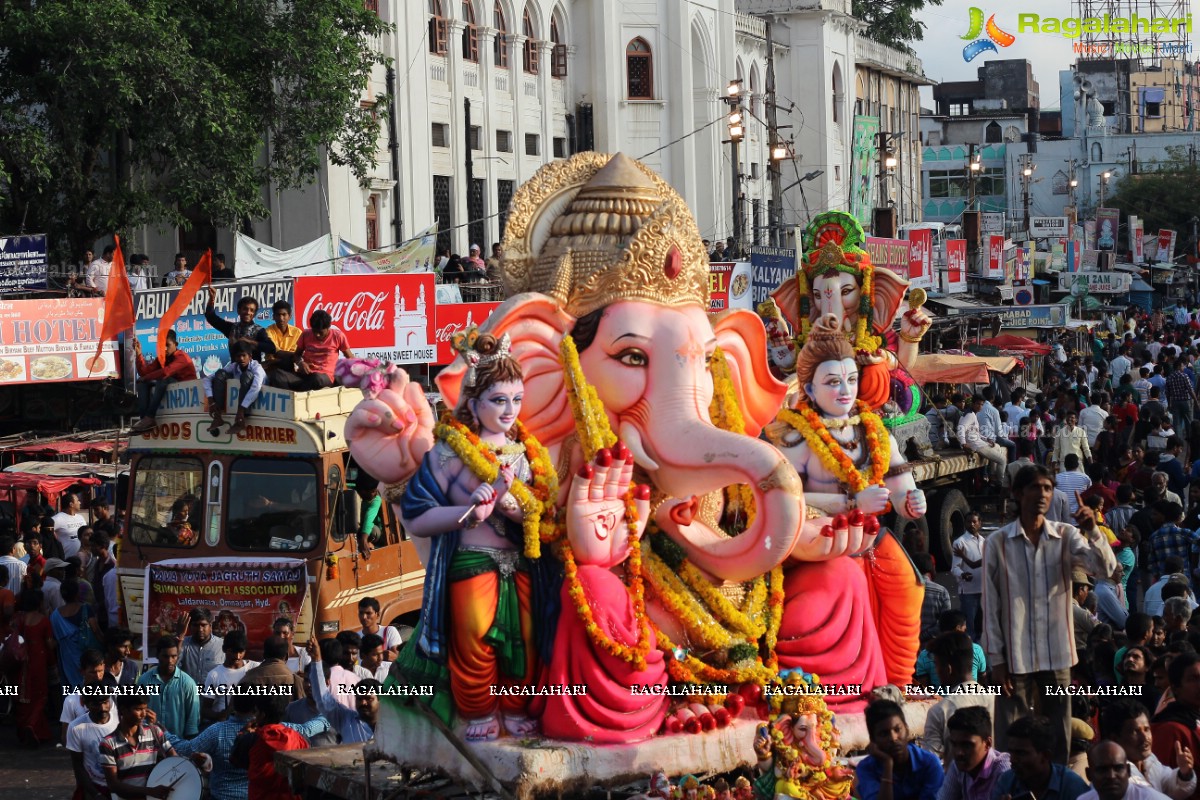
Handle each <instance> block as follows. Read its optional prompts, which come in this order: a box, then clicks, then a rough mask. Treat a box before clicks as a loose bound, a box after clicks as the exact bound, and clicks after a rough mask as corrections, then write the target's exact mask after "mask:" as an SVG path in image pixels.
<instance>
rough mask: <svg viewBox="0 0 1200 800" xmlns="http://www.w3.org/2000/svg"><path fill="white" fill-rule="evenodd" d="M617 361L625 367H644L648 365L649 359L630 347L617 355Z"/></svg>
mask: <svg viewBox="0 0 1200 800" xmlns="http://www.w3.org/2000/svg"><path fill="white" fill-rule="evenodd" d="M617 361H620V362H621V363H622V364H624V365H625V366H627V367H644V366H646V365H648V364H649V363H650V359H649V358H648V357H647V356H646V354H645V353H643V352H642V351H641V350H638V349H637V348H636V347H630V348H628V349H626V350H622V351H621V352H620V353H617Z"/></svg>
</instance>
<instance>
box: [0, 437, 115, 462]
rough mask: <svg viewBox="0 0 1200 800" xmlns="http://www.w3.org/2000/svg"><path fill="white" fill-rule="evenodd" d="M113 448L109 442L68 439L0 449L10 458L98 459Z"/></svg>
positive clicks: (112, 444) (106, 454)
mask: <svg viewBox="0 0 1200 800" xmlns="http://www.w3.org/2000/svg"><path fill="white" fill-rule="evenodd" d="M115 446H116V445H115V443H114V442H111V441H91V442H80V441H75V440H69V439H68V440H63V441H58V442H29V443H28V444H18V445H13V446H12V447H6V448H0V449H2V450H3V452H4V454H5V455H12V456H16V455H23V456H35V457H36V456H43V457H47V456H49V457H53V456H77V455H89V456H95V457H97V458H99V457H102V456H104V457H106V456H108V455H109V454H111V453H112V451H113V448H114V447H115Z"/></svg>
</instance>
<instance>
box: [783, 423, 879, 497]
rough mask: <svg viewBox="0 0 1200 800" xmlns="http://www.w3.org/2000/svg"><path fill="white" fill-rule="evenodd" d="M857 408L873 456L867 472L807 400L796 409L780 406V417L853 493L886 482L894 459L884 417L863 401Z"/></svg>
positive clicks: (869, 451)
mask: <svg viewBox="0 0 1200 800" xmlns="http://www.w3.org/2000/svg"><path fill="white" fill-rule="evenodd" d="M856 408H857V412H858V415H859V416H860V417H861V418H862V424H863V427H864V428H865V429H866V437H867V452H868V453H869V454H870V459H871V460H870V462H869V466H868V468H867V471H866V472H865V473H864V472H863V471H861V470H859V468H858V467H856V466H855V465H854V460H853V459H851V458H850V456H849V455H847V454H846V451H845V450H843V449H842V446H841V445H840V444H838V443H837V442H836V441H835V440H834V438H833V436H832V435H831V434H830V433H829V428H828V427H826V425H825V423H823V422H822V421H821V416H820V414H818V413H817V412H816V410H815V409H814V408H813V407H812V406H810V405H809V404H808V402H807V401H804V400H802V401H800V403H799V404H798V405H797V406H796V409H795V410H792V409H790V408H784V409H781V410H780V412H779V416H778V419H780V420H781V421H783V422H786V423H787V424H788V425H790V426H792V427H793V428H794V429H796V431H798V432H799V433H800V434H801V435H802V436H803V437H804V439H805V441H807V442H808V446H809V449H811V450H812V451H813V453H815V454H816V456H817V458H818V459H819V460H820V462H821V466H823V467H825V469H827V470H828V471H829V473H830V474H831V475H833V476H834V477H836V478H837V479H838V480H839V481H840V482H842V483H843V484H845V485H846V486H847V487H848V488H849V489H850V492H851V493H852V494H858V493H859V492H861V491H862V490H863V489H866V488H867V487H868V486H878V485H880V484H881V483H883V476H884V475H886V474H887V471H888V467H889V462H890V461H891V444H890V440H889V439H888V431H887V428H886V427H884V425H883V419H882V418H880V416H879V415H878V414H876V413H874V412H873V411H871V409H870V408H869V407H868V406H867V404H866V403H864V402H863V401H862V400H859V401H858V402H857V406H856Z"/></svg>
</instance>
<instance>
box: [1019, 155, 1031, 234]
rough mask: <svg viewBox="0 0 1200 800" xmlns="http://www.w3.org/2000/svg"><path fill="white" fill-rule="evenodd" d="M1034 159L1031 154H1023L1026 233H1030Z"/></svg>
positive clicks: (1022, 182) (1022, 169)
mask: <svg viewBox="0 0 1200 800" xmlns="http://www.w3.org/2000/svg"><path fill="white" fill-rule="evenodd" d="M1032 162H1033V158H1032V156H1031V155H1030V154H1029V153H1022V154H1021V165H1022V166H1021V194H1022V196H1023V202H1024V205H1025V233H1026V234H1028V233H1029V184H1030V182H1031V180H1030V179H1031V178H1032V176H1033V163H1032Z"/></svg>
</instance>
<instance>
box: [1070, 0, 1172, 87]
mask: <svg viewBox="0 0 1200 800" xmlns="http://www.w3.org/2000/svg"><path fill="white" fill-rule="evenodd" d="M1071 11H1072V14H1073V15H1074V16H1076V17H1079V18H1080V21H1081V23H1083V24H1082V26H1081V27H1082V30H1081V32H1080V36H1079V38H1078V39H1077V40H1076V42H1077V43H1076V45H1075V52H1076V55H1077V56H1078V58H1079V59H1080V60H1084V61H1097V60H1099V61H1105V60H1114V61H1129V62H1130V63H1129V64H1128V69H1129V70H1130V71H1132V72H1139V71H1142V70H1146V69H1153V68H1156V67H1158V66H1160V65H1161V62H1162V60H1163V59H1184V60H1192V59H1191V58H1190V53H1189V50H1188V48H1189V46H1190V45H1189V41H1190V38H1191V37H1190V35H1189V33H1188V30H1187V26H1186V25H1180V24H1178V23H1179V22H1180V21H1184V20H1186V21H1187V23H1188V24H1190V23H1191V3H1190V2H1187V0H1071ZM1089 19H1094V20H1100V21H1101V24H1099V25H1087V24H1086V21H1087V20H1089ZM1118 20H1123V21H1124V23H1125V24H1123V25H1121V24H1119V23H1118V24H1114V23H1116V22H1117V21H1118ZM1155 20H1170V24H1169V25H1163V24H1161V23H1160V24H1159V25H1157V26H1156V25H1155V23H1154V21H1155ZM1156 27H1158V28H1159V30H1155V28H1156ZM1164 27H1165V28H1168V30H1166V31H1164V30H1161V28H1164ZM1089 28H1091V30H1088V29H1089ZM1097 28H1099V30H1097ZM1113 28H1123V30H1113Z"/></svg>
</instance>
